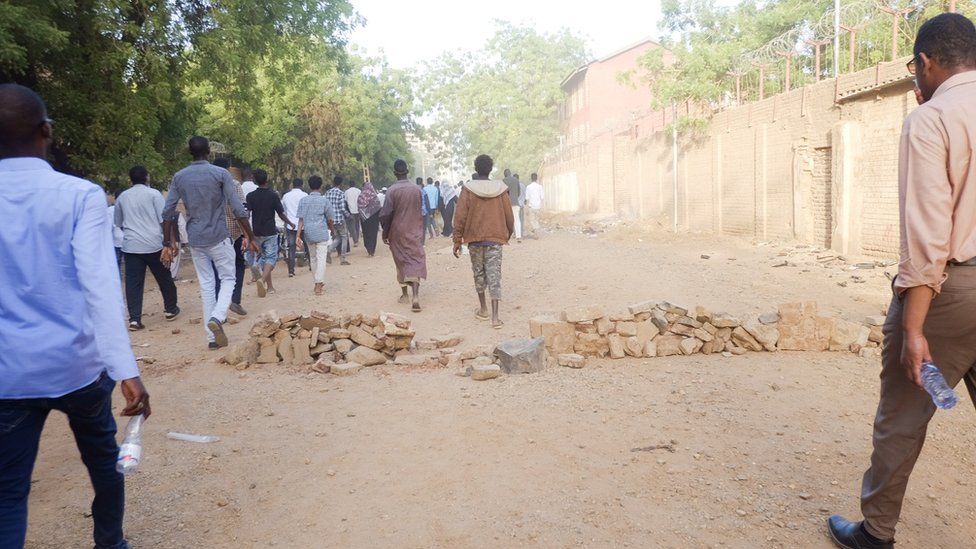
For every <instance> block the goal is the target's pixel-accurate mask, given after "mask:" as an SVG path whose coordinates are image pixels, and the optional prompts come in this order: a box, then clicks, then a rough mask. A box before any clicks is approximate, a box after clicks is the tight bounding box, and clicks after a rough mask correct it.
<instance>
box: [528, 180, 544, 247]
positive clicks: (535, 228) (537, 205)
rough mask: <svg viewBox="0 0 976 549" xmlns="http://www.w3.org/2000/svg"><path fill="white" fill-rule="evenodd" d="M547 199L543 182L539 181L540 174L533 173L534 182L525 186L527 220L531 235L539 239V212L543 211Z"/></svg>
mask: <svg viewBox="0 0 976 549" xmlns="http://www.w3.org/2000/svg"><path fill="white" fill-rule="evenodd" d="M544 200H545V193H544V192H543V190H542V183H539V174H535V173H534V174H532V182H531V183H529V184H528V185H527V186H526V187H525V208H524V210H525V222H526V224H527V225H528V226H529V236H531V237H532V238H533V239H535V240H538V239H539V213H540V212H542V203H543V201H544Z"/></svg>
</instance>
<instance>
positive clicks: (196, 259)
mask: <svg viewBox="0 0 976 549" xmlns="http://www.w3.org/2000/svg"><path fill="white" fill-rule="evenodd" d="M190 255H191V256H192V257H193V268H194V269H196V271H197V281H198V282H199V283H200V299H201V300H202V301H203V328H204V330H206V332H207V340H209V341H214V335H213V332H211V331H210V328H207V321H208V320H210V319H211V318H215V319H217V320H219V321H220V322H224V321H226V320H227V308H228V307H230V300H231V296H232V295H233V293H234V283H235V279H234V276H235V271H234V269H235V266H234V261H235V256H234V245H233V244H231V242H230V239H229V238H228V239H225V240H223V241H222V242H220V243H218V244H215V245H213V246H210V247H197V246H190ZM211 262H213V265H214V266H215V267H217V276H219V277H220V293H219V294H218V295H214V294H215V293H216V292H215V291H214V288H215V287H216V283H215V282H216V281H215V280H214V272H213V268H212V267H211V266H210V264H211Z"/></svg>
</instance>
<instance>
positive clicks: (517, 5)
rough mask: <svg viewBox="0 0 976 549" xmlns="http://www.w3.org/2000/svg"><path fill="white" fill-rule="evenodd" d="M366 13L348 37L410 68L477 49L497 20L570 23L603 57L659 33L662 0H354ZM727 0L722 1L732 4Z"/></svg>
mask: <svg viewBox="0 0 976 549" xmlns="http://www.w3.org/2000/svg"><path fill="white" fill-rule="evenodd" d="M352 1H353V5H354V6H355V7H356V10H357V11H358V12H359V13H360V15H362V16H363V17H365V18H366V24H365V25H364V26H362V27H360V28H359V29H357V30H356V31H355V32H354V33H353V34H352V36H351V40H350V42H351V43H353V44H356V45H359V46H361V47H364V48H366V50H367V51H368V52H369V53H372V54H375V53H378V52H379V50H380V49H382V50H383V51H384V52H385V53H386V56H387V58H388V59H389V61H390V64H391V65H392V66H394V67H396V68H408V67H412V66H415V65H416V64H417V63H419V62H421V61H424V60H428V59H433V58H435V57H437V56H438V55H439V54H440V53H442V52H444V51H448V50H458V49H471V48H475V47H477V46H479V45H481V44H482V43H484V41H485V40H486V39H487V38H488V36H489V34H490V33H491V32H492V28H493V24H492V21H493V20H494V19H503V20H507V21H511V22H513V23H522V24H529V25H532V26H534V27H536V28H538V29H539V30H540V31H554V30H557V29H559V28H561V27H568V28H570V29H572V30H575V31H577V32H578V33H580V34H582V35H583V36H585V37H586V38H587V40H588V43H589V49H590V53H591V54H592V55H593V56H594V57H602V56H604V55H607V54H608V53H612V52H614V51H616V50H619V49H621V48H623V47H624V46H628V45H630V44H632V43H634V42H637V41H639V40H641V39H643V38H648V37H654V38H656V37H657V36H658V34H659V32H658V28H657V25H658V21H659V20H660V10H661V3H660V1H659V0H561V1H560V0H484V1H471V0H406V1H405V0H352ZM729 1H730V0H724V1H722V2H721V3H728V2H729Z"/></svg>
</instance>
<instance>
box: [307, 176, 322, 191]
mask: <svg viewBox="0 0 976 549" xmlns="http://www.w3.org/2000/svg"><path fill="white" fill-rule="evenodd" d="M308 188H309V189H312V190H313V191H317V190H319V189H321V188H322V178H321V177H319V176H317V175H313V176H312V177H309V178H308Z"/></svg>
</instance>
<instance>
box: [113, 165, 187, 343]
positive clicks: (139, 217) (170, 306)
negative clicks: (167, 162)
mask: <svg viewBox="0 0 976 549" xmlns="http://www.w3.org/2000/svg"><path fill="white" fill-rule="evenodd" d="M129 180H130V181H132V187H131V188H129V189H128V190H126V191H125V192H123V193H122V194H120V195H119V198H118V200H116V201H115V219H114V222H115V226H116V227H118V228H120V229H122V257H123V258H124V260H125V303H126V305H127V306H128V308H129V330H132V331H135V330H141V329H143V328H145V326H143V325H142V292H143V289H144V288H145V284H146V267H148V268H149V270H150V271H152V275H153V278H155V279H156V284H158V285H159V291H160V292H161V293H162V294H163V310H164V311H165V314H164V315H165V317H166V320H173V319H174V318H176V315H178V314H180V308H179V307H177V306H176V284H174V283H173V275H172V274H170V272H169V269H168V268H167V267H165V266H164V265H163V262H162V261H161V260H160V252H162V250H163V225H162V223H163V195H162V194H160V192H159V191H157V190H156V189H153V188H151V187H149V172H148V171H147V170H146V168H145V167H143V166H133V167H132V168H131V169H130V170H129Z"/></svg>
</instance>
